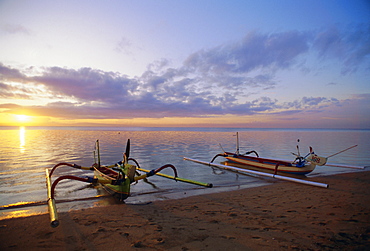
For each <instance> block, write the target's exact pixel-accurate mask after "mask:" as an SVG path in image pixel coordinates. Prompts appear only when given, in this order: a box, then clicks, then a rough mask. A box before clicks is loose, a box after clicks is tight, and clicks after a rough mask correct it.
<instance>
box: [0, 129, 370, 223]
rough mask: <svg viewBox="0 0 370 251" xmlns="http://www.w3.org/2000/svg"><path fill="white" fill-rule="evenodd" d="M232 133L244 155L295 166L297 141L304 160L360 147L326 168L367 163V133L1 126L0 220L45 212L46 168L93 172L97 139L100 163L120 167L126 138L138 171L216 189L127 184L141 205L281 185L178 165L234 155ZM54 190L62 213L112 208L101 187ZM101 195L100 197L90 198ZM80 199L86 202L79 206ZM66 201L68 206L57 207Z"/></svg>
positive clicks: (157, 180)
mask: <svg viewBox="0 0 370 251" xmlns="http://www.w3.org/2000/svg"><path fill="white" fill-rule="evenodd" d="M237 131H238V132H239V140H240V151H241V152H246V151H249V150H255V151H257V152H258V153H259V155H260V156H261V157H273V158H279V159H291V160H293V159H294V157H293V155H292V154H291V152H296V145H297V139H300V143H299V145H300V150H301V153H302V154H306V153H307V152H308V147H309V146H312V147H313V148H314V150H315V152H316V153H317V154H318V155H321V156H329V155H331V154H334V153H336V152H339V151H341V150H343V149H345V148H347V147H350V146H353V145H358V147H356V148H353V149H351V150H349V151H346V152H344V153H341V154H339V155H337V156H334V157H332V158H330V159H329V162H330V163H337V164H347V165H357V166H369V165H370V130H308V129H306V130H305V129H285V130H284V129H239V128H238V129H237V128H232V129H228V128H118V127H117V128H96V127H65V128H63V127H57V128H56V127H50V128H48V127H17V128H15V127H13V128H12V127H0V142H1V144H0V206H1V210H0V219H2V218H10V217H20V216H26V215H32V214H39V213H46V212H47V206H46V205H44V204H43V203H42V202H45V201H46V184H45V169H46V168H51V167H53V166H54V165H55V164H57V163H59V162H69V163H76V164H79V165H82V166H90V165H91V164H92V163H93V162H94V159H93V151H94V143H95V141H96V140H97V139H99V141H100V148H101V162H102V164H107V165H110V164H114V163H116V162H117V161H120V160H121V159H122V153H123V152H124V151H125V147H126V141H127V139H128V138H130V139H131V153H130V157H132V158H135V159H136V160H137V161H138V162H139V164H140V165H141V167H142V168H145V169H154V168H158V167H160V166H162V165H164V164H167V163H170V164H173V165H175V166H176V167H177V170H178V174H179V177H182V178H187V179H192V180H197V181H202V182H207V183H213V185H214V188H203V187H199V186H195V185H192V184H187V183H182V182H175V181H173V180H169V179H164V178H161V177H158V176H154V177H150V178H149V181H150V182H151V183H146V182H143V181H140V182H139V183H137V184H135V185H132V186H131V193H132V196H131V197H129V198H128V199H127V200H126V203H132V204H140V203H147V202H150V201H154V200H163V199H171V198H182V197H185V196H189V195H195V194H206V193H213V192H220V191H228V190H236V189H241V188H246V187H254V186H259V185H266V184H273V183H274V182H279V181H276V180H272V179H270V178H260V177H254V176H246V175H241V174H236V173H232V172H223V171H220V170H213V169H212V168H210V167H207V166H204V165H200V164H196V163H192V162H188V161H184V160H183V157H184V156H185V157H189V158H195V159H200V160H204V161H210V160H211V159H212V157H213V156H214V155H216V154H218V153H220V152H221V149H220V146H219V144H221V145H222V147H223V148H224V149H225V150H227V151H235V148H236V137H235V136H234V135H235V132H237ZM221 160H222V158H219V161H221ZM356 171H359V170H356V169H348V168H338V167H329V166H323V167H316V169H315V170H314V171H313V172H312V173H311V174H309V175H308V178H309V177H313V176H322V175H331V174H337V173H343V172H356ZM164 173H167V174H171V175H172V173H171V170H165V171H164ZM66 174H73V175H76V176H88V175H89V176H92V172H89V171H81V170H77V169H73V168H69V167H61V168H59V169H57V170H56V172H55V174H54V175H53V177H54V179H55V177H58V176H60V175H66ZM329 185H330V184H329ZM329 189H330V188H329ZM56 191H57V193H56V200H57V207H58V210H59V211H68V210H73V209H81V208H87V207H93V206H100V205H106V204H112V203H116V202H115V201H114V200H112V198H111V197H109V196H106V193H105V191H104V189H102V188H100V187H92V186H91V185H88V184H87V183H83V182H78V181H63V182H60V183H59V184H58V186H57V188H56ZM98 195H103V196H102V197H101V198H95V199H91V197H96V196H98ZM80 198H90V199H88V200H78V201H76V200H77V199H80ZM64 200H68V201H71V202H64V203H58V201H64ZM18 202H25V203H24V204H26V205H28V202H36V204H37V203H38V204H41V205H38V206H22V207H19V208H12V209H6V210H5V209H4V208H5V207H6V206H7V205H10V204H15V203H18ZM30 205H32V204H30Z"/></svg>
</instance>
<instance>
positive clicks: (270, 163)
mask: <svg viewBox="0 0 370 251" xmlns="http://www.w3.org/2000/svg"><path fill="white" fill-rule="evenodd" d="M225 158H226V159H227V160H228V161H227V162H226V164H228V165H233V164H236V165H237V166H238V167H241V168H245V169H248V168H250V167H253V168H256V169H259V170H265V171H272V172H275V173H277V172H282V173H289V174H300V175H305V174H308V173H310V172H312V171H313V170H314V169H315V167H316V165H315V164H312V163H311V162H307V163H306V164H305V165H303V166H301V167H298V166H296V165H294V164H292V163H290V162H287V161H280V160H273V159H265V158H259V157H252V156H244V155H235V154H233V153H226V156H225Z"/></svg>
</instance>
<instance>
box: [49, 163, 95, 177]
mask: <svg viewBox="0 0 370 251" xmlns="http://www.w3.org/2000/svg"><path fill="white" fill-rule="evenodd" d="M59 166H69V167H73V168H77V169H83V170H90V171H93V170H94V168H93V167H84V166H80V165H77V164H70V163H59V164H56V165H55V166H54V167H53V168H52V169H51V171H50V174H49V176H50V177H51V175H52V174H53V172H54V170H55V169H56V168H57V167H59Z"/></svg>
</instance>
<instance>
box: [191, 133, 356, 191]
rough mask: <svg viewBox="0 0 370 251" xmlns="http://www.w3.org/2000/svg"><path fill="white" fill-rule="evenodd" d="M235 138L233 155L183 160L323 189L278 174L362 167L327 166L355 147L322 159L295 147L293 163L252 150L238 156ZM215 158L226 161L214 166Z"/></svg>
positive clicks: (301, 180)
mask: <svg viewBox="0 0 370 251" xmlns="http://www.w3.org/2000/svg"><path fill="white" fill-rule="evenodd" d="M236 137H237V143H236V152H235V153H232V152H225V151H224V150H223V149H222V150H223V153H221V154H217V155H216V156H214V157H213V159H212V160H211V162H206V161H201V160H197V159H191V158H187V157H184V160H189V161H193V162H196V163H200V164H204V165H208V166H214V167H218V168H221V169H225V170H231V171H237V172H243V173H248V174H253V175H260V176H266V177H271V178H276V179H282V180H287V181H292V182H297V183H302V184H307V185H313V186H318V187H324V188H327V187H328V185H327V184H324V183H318V182H312V181H308V180H303V179H298V178H293V177H287V176H283V175H279V174H281V173H283V174H299V175H306V174H309V173H310V172H312V171H313V170H314V169H315V167H316V166H323V165H330V166H338V167H348V168H358V169H363V167H357V166H345V165H334V164H327V160H328V158H330V157H333V156H335V155H337V154H339V153H342V152H344V151H347V150H349V149H352V148H354V147H356V146H357V145H354V146H351V147H348V148H347V149H344V150H342V151H340V152H338V153H335V154H332V155H330V156H328V157H322V156H318V155H316V154H315V153H314V151H313V149H312V147H309V149H310V151H309V153H308V154H307V155H305V156H301V155H300V151H299V146H298V145H297V150H298V153H297V154H296V153H292V154H293V155H294V156H295V159H294V161H286V160H279V159H270V158H261V157H259V155H258V153H257V152H256V151H254V150H253V151H248V152H246V153H245V154H240V152H239V135H238V133H236ZM298 142H299V140H298ZM221 148H222V146H221ZM249 154H254V155H256V156H248V155H249ZM217 157H224V158H226V159H227V161H225V162H224V163H223V164H215V163H213V161H214V160H215V159H216V158H217ZM251 169H254V170H251ZM256 169H257V170H261V171H255V170H256ZM278 173H279V174H278Z"/></svg>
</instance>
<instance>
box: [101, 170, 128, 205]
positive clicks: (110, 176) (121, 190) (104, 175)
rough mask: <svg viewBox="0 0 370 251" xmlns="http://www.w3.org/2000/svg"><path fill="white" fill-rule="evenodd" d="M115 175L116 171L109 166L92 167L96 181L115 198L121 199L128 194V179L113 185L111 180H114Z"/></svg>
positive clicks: (116, 175) (125, 197)
mask: <svg viewBox="0 0 370 251" xmlns="http://www.w3.org/2000/svg"><path fill="white" fill-rule="evenodd" d="M117 177H118V173H117V172H115V171H113V170H111V169H109V168H105V167H100V168H96V167H94V178H96V179H98V180H99V181H98V182H99V183H101V184H102V185H103V187H104V188H105V189H106V190H107V191H108V192H109V193H110V194H112V195H113V196H114V197H115V198H117V199H118V200H120V201H123V200H125V199H127V198H128V197H129V196H130V180H129V179H126V180H125V181H123V182H122V183H121V184H119V185H113V184H112V181H115V180H116V179H117ZM113 183H114V182H113Z"/></svg>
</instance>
